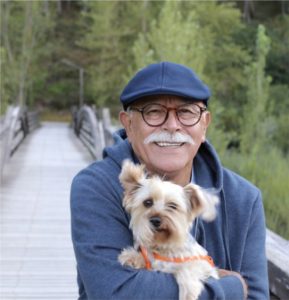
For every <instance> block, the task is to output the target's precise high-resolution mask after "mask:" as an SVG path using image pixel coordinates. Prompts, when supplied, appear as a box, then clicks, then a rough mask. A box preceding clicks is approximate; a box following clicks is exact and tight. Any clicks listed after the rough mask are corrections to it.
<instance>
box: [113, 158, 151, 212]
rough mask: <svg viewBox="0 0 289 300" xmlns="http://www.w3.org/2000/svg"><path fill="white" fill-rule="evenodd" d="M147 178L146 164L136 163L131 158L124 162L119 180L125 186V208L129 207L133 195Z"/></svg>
mask: <svg viewBox="0 0 289 300" xmlns="http://www.w3.org/2000/svg"><path fill="white" fill-rule="evenodd" d="M145 178H146V176H145V172H144V165H135V164H134V163H133V162H131V161H129V160H125V161H124V162H123V164H122V170H121V173H120V175H119V180H120V182H121V184H122V186H123V188H124V199H123V205H124V207H125V208H128V206H129V205H128V202H129V201H130V199H132V197H131V196H132V195H133V194H134V193H135V191H136V190H137V189H139V188H140V186H141V185H142V181H143V180H144V179H145Z"/></svg>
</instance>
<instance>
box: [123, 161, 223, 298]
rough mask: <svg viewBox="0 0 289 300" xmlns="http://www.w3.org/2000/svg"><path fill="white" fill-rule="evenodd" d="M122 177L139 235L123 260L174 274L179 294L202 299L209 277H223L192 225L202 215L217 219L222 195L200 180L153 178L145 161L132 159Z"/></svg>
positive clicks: (126, 205) (134, 228)
mask: <svg viewBox="0 0 289 300" xmlns="http://www.w3.org/2000/svg"><path fill="white" fill-rule="evenodd" d="M119 178H120V182H121V184H122V185H123V187H124V199H123V206H124V208H125V210H126V211H127V212H128V213H130V214H131V220H130V228H131V229H132V232H133V237H134V247H129V248H126V249H124V250H123V251H122V252H121V254H120V255H119V257H118V259H119V262H120V263H121V264H122V265H126V266H130V267H133V268H138V269H140V268H146V269H153V270H158V271H162V272H166V273H172V274H173V275H174V276H175V278H176V281H177V283H178V286H179V299H181V300H192V299H197V298H198V296H199V295H200V293H201V291H202V289H203V283H204V281H205V280H206V279H208V278H209V277H210V276H211V277H214V278H216V279H218V273H217V270H216V268H215V267H214V264H213V261H212V259H211V258H210V257H209V256H208V255H207V251H206V250H205V249H204V248H203V247H201V246H200V245H199V244H198V243H197V242H196V240H195V239H194V238H193V237H192V236H191V234H190V230H191V228H192V224H193V221H194V219H195V218H196V217H198V216H200V217H201V218H203V219H204V220H207V221H211V220H213V219H214V218H215V215H216V205H217V203H218V198H217V197H216V196H214V195H212V194H209V193H208V192H206V191H204V190H202V189H201V188H200V187H199V186H198V185H195V184H191V183H190V184H188V185H186V186H185V187H181V186H179V185H176V184H174V183H172V182H169V181H163V180H162V179H161V178H160V177H158V176H153V177H150V178H149V177H148V176H147V175H146V173H145V172H144V166H143V165H135V164H133V163H132V162H130V161H128V160H126V161H125V162H124V164H123V167H122V171H121V174H120V176H119Z"/></svg>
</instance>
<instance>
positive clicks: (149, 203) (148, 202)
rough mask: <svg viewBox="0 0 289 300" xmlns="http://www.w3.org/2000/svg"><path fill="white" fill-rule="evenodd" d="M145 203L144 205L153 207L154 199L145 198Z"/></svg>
mask: <svg viewBox="0 0 289 300" xmlns="http://www.w3.org/2000/svg"><path fill="white" fill-rule="evenodd" d="M143 205H144V207H147V208H149V207H152V206H153V200H152V199H146V200H144V202H143Z"/></svg>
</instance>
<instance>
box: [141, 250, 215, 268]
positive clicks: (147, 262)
mask: <svg viewBox="0 0 289 300" xmlns="http://www.w3.org/2000/svg"><path fill="white" fill-rule="evenodd" d="M140 251H141V254H142V256H143V258H144V260H145V267H146V269H147V270H151V269H152V265H151V261H150V259H149V255H148V251H147V249H146V248H144V247H142V246H141V247H140ZM152 256H153V258H154V259H156V260H160V261H164V262H172V263H185V262H190V261H195V260H205V261H207V262H208V263H209V264H210V265H211V266H212V267H214V261H213V259H212V257H211V256H209V255H195V256H188V257H183V258H181V257H165V256H161V255H159V254H157V253H154V252H153V253H152Z"/></svg>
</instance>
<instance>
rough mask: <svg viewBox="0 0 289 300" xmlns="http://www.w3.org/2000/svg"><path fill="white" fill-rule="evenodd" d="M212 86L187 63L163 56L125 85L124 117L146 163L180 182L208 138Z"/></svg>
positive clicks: (138, 154)
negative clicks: (210, 87)
mask: <svg viewBox="0 0 289 300" xmlns="http://www.w3.org/2000/svg"><path fill="white" fill-rule="evenodd" d="M209 96H210V92H209V89H208V88H207V86H206V85H204V84H203V83H202V82H201V80H200V79H199V78H198V77H197V76H196V75H195V73H194V72H193V71H192V70H190V69H189V68H187V67H185V66H182V65H178V64H174V63H169V62H162V63H159V64H153V65H150V66H148V67H146V68H144V69H142V70H141V71H139V72H138V73H137V74H136V75H135V76H134V77H133V78H132V79H131V81H130V82H129V83H128V85H127V86H126V87H125V89H124V91H123V93H122V95H121V101H122V103H123V106H124V109H125V111H122V112H121V113H120V121H121V123H122V125H123V126H124V128H125V129H126V132H127V136H128V139H129V141H130V142H131V144H132V147H133V150H134V152H135V153H136V155H137V156H138V158H139V160H140V161H141V162H142V163H144V164H145V165H146V167H147V169H148V170H149V171H151V172H153V173H157V174H159V175H161V176H166V177H167V178H168V179H170V180H173V181H175V182H176V183H179V184H182V185H184V184H186V183H187V182H188V180H189V179H190V175H191V166H192V162H193V158H194V157H195V155H196V153H197V151H198V149H199V146H200V145H201V143H202V142H204V141H205V138H206V129H207V127H208V125H209V123H210V113H209V112H208V111H206V105H207V101H208V99H209Z"/></svg>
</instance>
